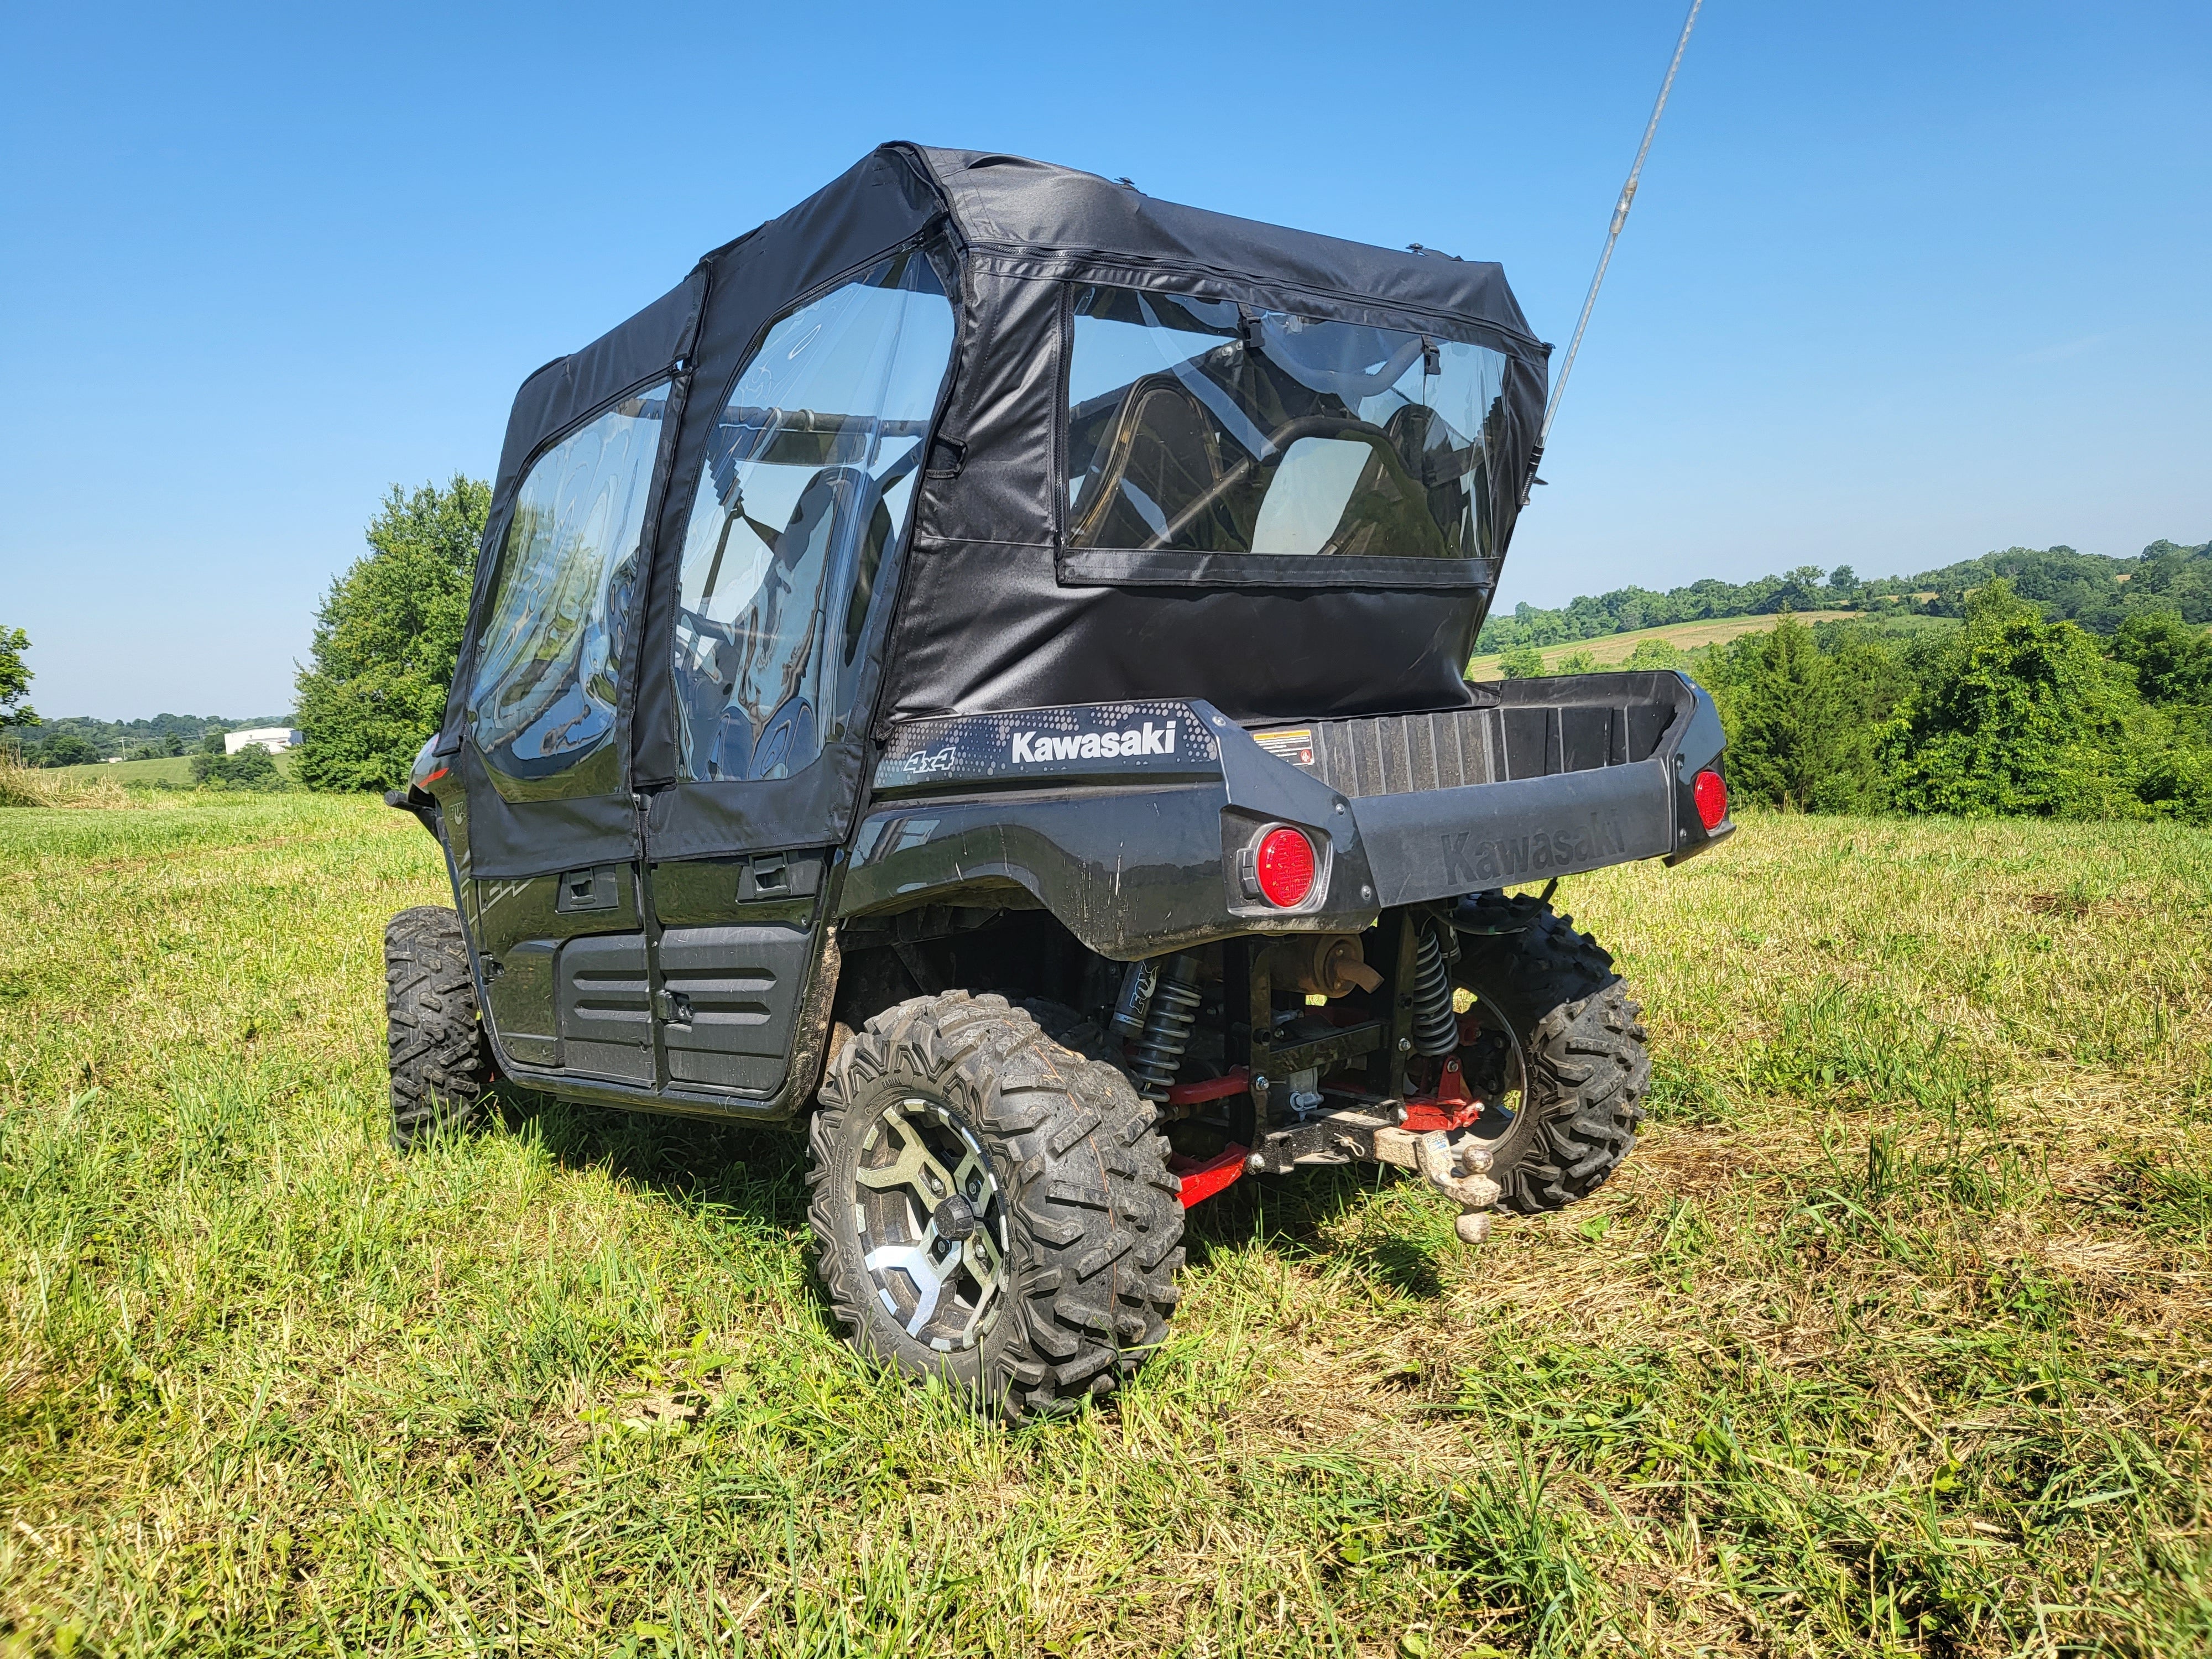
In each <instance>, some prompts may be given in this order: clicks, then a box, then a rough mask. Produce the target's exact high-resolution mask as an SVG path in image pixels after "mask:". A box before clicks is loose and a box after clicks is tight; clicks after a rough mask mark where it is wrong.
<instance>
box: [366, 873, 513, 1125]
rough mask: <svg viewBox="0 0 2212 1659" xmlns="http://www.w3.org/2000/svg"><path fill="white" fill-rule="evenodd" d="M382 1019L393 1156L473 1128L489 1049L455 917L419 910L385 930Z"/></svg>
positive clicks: (429, 907) (488, 1069)
mask: <svg viewBox="0 0 2212 1659" xmlns="http://www.w3.org/2000/svg"><path fill="white" fill-rule="evenodd" d="M384 1014H385V1031H386V1039H385V1041H386V1060H387V1063H388V1064H389V1065H390V1066H391V1071H392V1150H393V1151H395V1152H412V1151H413V1150H414V1149H415V1148H416V1147H417V1146H421V1145H422V1143H423V1142H424V1141H426V1140H428V1139H430V1138H431V1137H432V1136H433V1135H435V1134H436V1133H438V1132H439V1131H440V1130H441V1129H458V1128H461V1127H465V1126H467V1125H468V1124H470V1123H472V1122H474V1121H475V1120H476V1117H477V1113H478V1112H479V1111H480V1110H481V1109H483V1096H484V1091H485V1090H486V1089H487V1088H489V1086H490V1085H491V1077H492V1063H491V1045H490V1042H489V1040H488V1039H487V1037H486V1036H485V1035H484V1030H483V1021H482V1020H481V1019H479V1018H477V986H476V980H475V979H474V977H473V976H472V975H471V974H470V972H469V946H468V941H467V940H466V939H465V938H463V937H462V934H461V918H460V916H459V914H458V913H457V912H455V911H453V910H452V909H450V908H447V907H446V906H444V905H441V904H422V905H417V906H416V908H413V909H411V910H402V911H401V912H400V913H399V914H398V915H396V916H394V917H392V920H391V921H389V922H388V923H386V926H385V929H384Z"/></svg>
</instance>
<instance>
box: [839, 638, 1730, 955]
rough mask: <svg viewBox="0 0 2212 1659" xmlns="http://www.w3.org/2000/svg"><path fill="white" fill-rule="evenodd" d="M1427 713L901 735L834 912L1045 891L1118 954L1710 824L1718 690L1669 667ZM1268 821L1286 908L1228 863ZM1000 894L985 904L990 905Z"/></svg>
mask: <svg viewBox="0 0 2212 1659" xmlns="http://www.w3.org/2000/svg"><path fill="white" fill-rule="evenodd" d="M1474 693H1475V698H1476V702H1475V705H1474V707H1472V708H1463V709H1454V710H1449V711H1443V712H1440V713H1435V714H1411V715H1385V716H1378V717H1374V718H1370V719H1364V720H1337V721H1325V722H1316V723H1313V724H1311V725H1308V726H1280V725H1278V726H1262V727H1258V728H1255V729H1253V730H1250V731H1247V730H1246V729H1244V728H1243V727H1241V726H1237V725H1235V724H1234V723H1232V722H1231V721H1230V720H1226V719H1225V717H1224V716H1222V715H1221V714H1218V712H1216V711H1215V710H1214V709H1212V708H1210V707H1209V706H1208V705H1206V704H1205V703H1200V702H1190V703H1161V702H1153V703H1127V704H1092V705H1086V706H1085V707H1083V708H1065V709H1041V710H1031V711H1024V712H1019V713H1015V714H985V715H969V716H965V717H960V718H956V719H951V720H932V721H927V722H920V723H917V724H916V725H915V726H908V727H905V728H902V729H901V731H900V732H898V733H897V734H896V736H895V737H894V738H893V740H892V742H891V744H890V746H889V747H888V749H887V750H886V751H885V754H884V758H883V761H882V763H881V764H880V765H879V766H878V770H877V774H876V778H875V786H876V799H875V800H874V802H873V804H872V808H871V810H870V811H869V812H868V814H867V815H866V817H865V818H864V820H863V821H862V823H861V824H860V829H859V830H858V831H857V833H856V835H855V836H854V843H853V846H852V848H851V851H850V854H849V855H848V858H847V860H845V861H844V865H843V868H842V877H841V880H840V882H839V892H838V897H837V901H836V908H837V911H838V913H839V914H840V915H842V916H845V917H848V918H860V917H864V916H867V915H878V914H884V913H890V912H896V911H898V910H903V909H910V908H919V907H921V906H923V905H931V904H951V903H958V904H975V903H986V904H987V903H994V902H1007V903H1015V904H1029V903H1035V904H1042V905H1043V906H1044V907H1045V908H1048V909H1050V910H1051V911H1052V912H1053V913H1054V915H1057V916H1058V917H1059V918H1060V921H1062V922H1063V923H1064V924H1065V925H1066V927H1068V928H1069V929H1070V931H1071V932H1073V933H1074V934H1075V935H1076V937H1077V938H1078V939H1081V940H1082V941H1083V943H1084V944H1085V945H1087V946H1089V947H1090V948H1091V949H1092V950H1094V951H1098V952H1100V953H1101V954H1102V955H1104V956H1108V957H1115V958H1117V959H1121V960H1130V959H1133V958H1136V957H1148V956H1153V955H1157V954H1158V953H1159V952H1161V951H1167V950H1171V949H1175V948H1177V947H1180V946H1186V945H1194V944H1199V943H1203V942H1205V941H1206V940H1209V939H1221V938H1226V937H1230V936H1231V935H1235V934H1239V933H1306V932H1337V931H1354V930H1357V929H1358V928H1362V927H1366V926H1367V925H1368V924H1369V923H1370V922H1371V921H1373V920H1374V918H1375V916H1376V914H1377V912H1379V911H1380V910H1383V909H1385V908H1391V907H1394V906H1397V905H1402V904H1411V903H1418V902H1425V901H1429V900H1436V899H1446V898H1453V897H1456V896H1460V895H1462V894H1466V893H1473V892H1480V891H1483V890H1488V889H1491V888H1496V887H1505V886H1511V885H1515V884H1519V883H1522V882H1530V881H1541V880H1546V879H1548V878H1551V877H1553V876H1559V875H1569V874H1573V873H1575V872H1579V871H1587V870H1595V869H1601V868H1603V867H1605V866H1608V865H1614V864H1624V863H1628V862H1631V861H1632V860H1641V859H1651V858H1664V859H1666V860H1668V861H1669V862H1670V863H1671V862H1677V861H1679V860H1681V859H1684V858H1686V857H1689V856H1691V855H1692V854H1696V853H1699V852H1701V851H1703V850H1704V849H1705V848H1707V847H1709V846H1711V844H1712V843H1713V842H1717V841H1719V840H1721V839H1723V837H1725V836H1727V835H1728V834H1729V833H1730V831H1731V830H1732V829H1734V825H1733V823H1730V822H1728V821H1725V820H1724V821H1723V822H1722V823H1720V824H1718V825H1717V826H1716V827H1715V828H1714V829H1711V830H1708V829H1706V828H1705V824H1704V823H1703V821H1702V820H1701V819H1700V818H1699V815H1698V811H1697V807H1696V803H1695V800H1694V798H1693V796H1692V780H1693V778H1694V777H1695V775H1697V773H1699V771H1701V770H1705V769H1715V770H1717V769H1719V766H1720V762H1721V753H1722V750H1723V736H1722V732H1721V725H1720V720H1719V717H1718V714H1717V712H1716V711H1715V710H1714V708H1713V704H1712V700H1711V698H1710V697H1709V696H1706V694H1705V692H1704V691H1702V690H1699V688H1698V687H1697V686H1695V685H1694V684H1692V683H1691V682H1690V681H1689V680H1688V679H1686V678H1684V677H1683V676H1681V675H1680V674H1675V673H1672V672H1658V673H1622V674H1590V675H1581V676H1575V677H1569V678H1553V679H1536V680H1520V681H1506V682H1504V683H1502V684H1496V685H1481V686H1476V687H1474ZM1282 824H1290V825H1293V826H1295V827H1297V828H1298V829H1303V830H1304V831H1305V832H1306V834H1307V836H1308V837H1309V839H1310V840H1311V841H1312V842H1314V844H1315V846H1316V849H1317V851H1318V853H1319V854H1320V860H1319V862H1320V869H1319V874H1318V878H1317V880H1316V884H1315V890H1314V893H1313V895H1312V896H1311V897H1310V898H1309V900H1308V901H1307V902H1305V903H1304V904H1303V905H1300V906H1298V907H1297V908H1295V909H1290V910H1284V909H1278V908H1273V907H1272V906H1270V905H1268V904H1267V902H1265V901H1264V900H1261V898H1259V897H1258V896H1257V895H1256V894H1255V893H1253V892H1251V891H1249V890H1248V889H1247V888H1246V886H1245V884H1244V883H1243V879H1242V878H1240V875H1239V871H1238V854H1239V853H1240V852H1242V851H1243V849H1245V848H1249V847H1250V846H1251V845H1253V844H1254V843H1255V842H1256V841H1257V840H1258V838H1259V837H1260V836H1262V835H1264V834H1266V833H1267V831H1268V830H1269V829H1273V828H1274V827H1276V826H1278V825H1282ZM994 895H995V897H994ZM1024 895H1025V896H1024Z"/></svg>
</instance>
